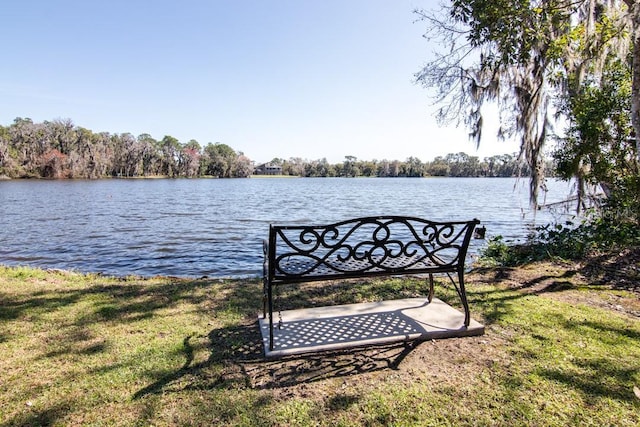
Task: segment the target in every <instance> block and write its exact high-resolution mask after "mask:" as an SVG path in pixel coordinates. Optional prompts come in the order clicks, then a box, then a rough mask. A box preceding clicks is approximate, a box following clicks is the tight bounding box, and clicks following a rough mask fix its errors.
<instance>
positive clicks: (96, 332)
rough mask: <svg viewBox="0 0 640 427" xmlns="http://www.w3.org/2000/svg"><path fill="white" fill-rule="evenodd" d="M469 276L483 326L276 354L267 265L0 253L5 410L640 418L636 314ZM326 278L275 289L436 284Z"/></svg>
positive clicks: (365, 290)
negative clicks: (214, 270)
mask: <svg viewBox="0 0 640 427" xmlns="http://www.w3.org/2000/svg"><path fill="white" fill-rule="evenodd" d="M468 282H469V285H468V293H469V297H470V303H471V309H472V316H473V317H474V318H475V319H476V320H479V321H481V322H484V323H485V324H486V326H487V332H486V334H485V335H484V336H481V337H473V338H461V339H451V340H441V341H431V342H424V343H409V344H397V345H389V346H384V347H376V348H367V349H360V350H354V351H343V352H334V353H328V354H316V355H309V356H305V357H294V358H289V359H286V360H282V361H265V360H263V359H262V353H261V352H262V347H261V343H260V336H259V332H258V329H257V326H256V323H257V322H256V315H257V313H258V311H259V310H260V307H261V296H260V293H261V284H260V282H259V281H258V280H237V281H228V280H227V281H221V280H212V279H200V280H188V279H175V278H154V279H146V280H145V279H139V278H127V279H114V278H106V277H101V276H95V275H81V274H75V273H68V272H44V271H41V270H35V269H26V268H5V267H0V322H1V323H0V425H2V426H11V425H20V426H23V425H126V426H130V425H144V426H146V425H156V426H162V425H247V426H253V425H264V426H273V425H282V426H289V425H304V426H307V425H309V426H311V425H313V426H315V425H326V426H347V425H371V426H374V425H380V426H382V425H385V426H386V425H398V426H405V425H416V426H428V425H445V426H447V425H450V426H459V425H479V426H485V425H486V426H513V425H532V426H566V425H580V426H637V425H640V398H638V397H636V395H635V394H634V386H638V387H640V319H639V318H638V317H634V316H632V315H629V314H624V313H620V312H618V311H615V310H609V309H607V308H598V307H597V306H594V305H592V304H586V303H582V302H580V301H581V298H572V299H566V298H565V299H563V298H556V297H555V296H556V295H560V294H561V293H562V292H572V293H573V294H576V293H577V294H578V295H588V294H589V295H590V294H593V293H598V292H601V293H602V292H605V291H604V290H599V289H592V288H581V287H580V286H573V287H571V289H570V290H566V291H565V290H563V291H558V292H556V293H555V294H556V295H554V297H547V296H545V295H540V294H528V293H524V292H522V291H518V290H513V289H508V288H506V287H504V286H500V285H497V284H495V283H490V282H487V281H484V280H483V281H479V280H478V281H475V282H474V280H473V278H470V280H469V281H468ZM318 286H319V285H317V284H316V285H305V286H293V287H291V288H289V289H285V290H283V291H282V292H281V294H280V304H282V306H283V307H287V306H294V305H298V304H325V303H329V302H340V303H344V302H352V301H366V300H375V299H379V298H389V297H393V296H408V295H414V294H420V293H423V292H424V290H425V289H424V285H423V284H422V283H420V282H418V281H403V280H397V279H396V280H391V281H387V282H373V283H367V284H359V285H353V284H351V285H348V286H345V285H340V284H338V285H336V284H334V285H330V286H326V287H323V288H319V287H318ZM440 288H441V287H439V289H438V290H437V292H436V294H437V296H438V297H439V298H441V299H444V300H449V301H450V302H451V303H452V304H454V303H455V297H454V293H453V292H452V291H451V290H446V291H442V289H440ZM607 292H608V291H607ZM607 295H609V294H607ZM625 297H628V295H626V296H625Z"/></svg>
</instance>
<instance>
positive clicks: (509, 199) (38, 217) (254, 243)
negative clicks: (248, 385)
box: [0, 178, 570, 277]
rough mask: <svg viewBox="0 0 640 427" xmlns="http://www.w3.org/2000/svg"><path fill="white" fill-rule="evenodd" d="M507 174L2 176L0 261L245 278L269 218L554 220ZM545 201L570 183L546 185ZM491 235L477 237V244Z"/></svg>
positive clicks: (519, 235)
mask: <svg viewBox="0 0 640 427" xmlns="http://www.w3.org/2000/svg"><path fill="white" fill-rule="evenodd" d="M527 185H528V182H527V181H526V180H524V179H523V180H516V179H510V178H424V179H412V178H357V179H349V178H315V179H314V178H306V179H305V178H292V179H284V178H283V179H278V178H275V179H274V178H251V179H227V180H222V179H220V180H216V179H194V180H186V179H180V180H169V179H159V180H140V179H136V180H120V179H118V180H98V181H23V180H19V181H2V182H0V264H5V265H30V266H38V267H44V268H60V269H73V270H78V271H83V272H101V273H103V274H108V275H117V276H123V275H129V274H136V275H142V276H153V275H175V276H192V277H198V276H209V277H242V276H255V275H258V274H260V273H261V268H262V267H261V263H262V240H263V239H264V238H266V236H267V233H268V227H269V223H281V224H282V223H314V224H322V223H327V222H333V221H338V220H342V219H347V218H350V217H360V216H372V215H409V216H418V217H423V218H427V219H433V220H470V219H473V218H478V219H480V220H481V221H482V224H483V225H484V226H485V227H487V237H491V236H495V235H502V236H504V237H505V239H506V240H522V239H524V238H526V236H527V234H528V233H529V232H530V230H531V229H532V227H534V226H536V225H542V224H546V223H549V222H553V221H555V220H559V219H562V218H559V217H558V216H557V215H558V214H556V213H553V212H549V211H547V210H540V211H533V210H531V209H529V206H528V192H527ZM548 187H549V191H548V193H547V195H546V202H547V203H550V202H555V201H560V200H563V199H565V198H566V197H567V196H568V194H569V193H570V185H569V184H567V183H564V182H560V181H551V182H549V183H548ZM484 244H486V241H474V242H473V247H472V253H476V252H477V250H478V249H479V248H480V247H481V246H482V245H484Z"/></svg>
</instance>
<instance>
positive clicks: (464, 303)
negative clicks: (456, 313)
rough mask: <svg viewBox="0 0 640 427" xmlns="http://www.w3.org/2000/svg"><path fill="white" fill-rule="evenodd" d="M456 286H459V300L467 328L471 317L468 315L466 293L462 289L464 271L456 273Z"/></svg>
mask: <svg viewBox="0 0 640 427" xmlns="http://www.w3.org/2000/svg"><path fill="white" fill-rule="evenodd" d="M458 285H459V286H460V299H461V300H462V306H463V307H464V326H465V327H469V323H470V322H471V315H470V314H469V302H468V301H467V291H466V290H465V288H464V271H462V270H460V271H458Z"/></svg>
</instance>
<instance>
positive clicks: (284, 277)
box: [265, 216, 479, 283]
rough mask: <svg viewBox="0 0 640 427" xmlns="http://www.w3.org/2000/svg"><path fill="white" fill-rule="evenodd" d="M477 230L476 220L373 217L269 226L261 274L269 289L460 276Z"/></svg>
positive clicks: (477, 222)
mask: <svg viewBox="0 0 640 427" xmlns="http://www.w3.org/2000/svg"><path fill="white" fill-rule="evenodd" d="M477 224H479V221H478V220H476V219H474V220H472V221H464V222H462V221H459V222H436V221H429V220H425V219H421V218H415V217H404V216H377V217H366V218H356V219H349V220H346V221H342V222H337V223H334V224H326V225H286V226H279V225H271V227H270V230H269V241H268V244H266V245H265V263H266V264H265V268H266V270H267V271H265V273H266V274H267V275H268V278H269V281H270V282H272V283H278V282H280V283H285V282H289V283H290V282H303V281H313V280H326V279H332V278H337V277H365V276H376V275H381V276H382V275H397V274H421V273H438V272H460V271H462V270H463V269H464V262H465V257H466V253H467V249H468V247H469V242H470V239H471V236H472V233H473V229H474V228H475V226H476V225H477ZM267 261H268V262H267Z"/></svg>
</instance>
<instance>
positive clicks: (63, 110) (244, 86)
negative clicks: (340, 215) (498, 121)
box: [0, 0, 518, 162]
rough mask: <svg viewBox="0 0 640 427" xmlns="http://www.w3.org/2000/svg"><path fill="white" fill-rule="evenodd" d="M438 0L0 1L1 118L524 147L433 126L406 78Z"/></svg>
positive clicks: (239, 143)
mask: <svg viewBox="0 0 640 427" xmlns="http://www.w3.org/2000/svg"><path fill="white" fill-rule="evenodd" d="M436 5H437V0H321V1H320V0H314V1H312V0H244V1H242V0H180V1H178V0H171V1H167V0H148V1H142V0H109V1H93V0H19V1H18V0H16V1H11V0H7V1H3V2H2V5H1V6H0V16H2V24H0V39H1V40H3V49H2V62H3V64H2V66H1V67H0V124H2V125H4V126H6V125H9V124H11V123H12V122H13V120H14V119H15V118H16V117H30V118H31V119H33V120H34V121H36V122H40V121H44V120H54V119H66V118H69V119H71V120H72V121H73V123H74V124H75V125H77V126H82V127H85V128H88V129H91V130H92V131H94V132H101V131H106V132H111V133H123V132H129V133H131V134H133V135H135V136H137V135H139V134H141V133H148V134H150V135H151V136H153V137H154V138H156V139H161V138H162V137H163V136H164V135H171V136H173V137H175V138H177V139H178V140H179V141H180V142H182V143H186V142H188V141H189V140H191V139H195V140H197V141H198V142H199V143H200V144H201V145H205V144H206V143H208V142H222V143H225V144H227V145H229V146H231V147H232V148H233V149H235V150H237V151H242V152H244V153H245V154H246V155H247V156H248V157H249V158H251V159H252V160H255V161H256V162H266V161H269V160H271V159H272V158H274V157H280V158H284V159H288V158H290V157H301V158H303V159H307V160H315V159H321V158H323V157H324V158H327V160H329V161H330V162H341V161H343V160H344V157H345V156H355V157H357V158H358V159H361V160H373V159H377V160H382V159H388V160H406V159H407V158H408V157H409V156H414V157H418V158H420V159H421V160H423V161H428V160H432V159H433V158H434V157H435V156H438V155H445V154H447V153H452V152H459V151H465V152H466V153H468V154H470V155H477V156H479V157H481V158H482V157H485V156H489V155H493V154H503V153H512V152H515V151H517V149H518V146H517V144H515V143H510V144H508V143H503V142H495V141H492V140H490V139H489V140H486V141H483V143H482V145H481V147H480V150H479V151H476V149H475V146H474V144H473V143H472V142H470V141H469V140H468V139H467V137H466V134H467V132H466V130H465V129H463V128H455V127H453V126H452V127H448V128H441V127H439V126H438V125H437V124H436V122H435V119H434V118H433V113H434V111H435V108H434V107H433V106H432V100H431V99H430V98H429V96H428V95H429V93H428V91H426V90H425V89H424V88H422V87H421V86H419V85H417V84H415V83H414V82H413V78H414V74H415V73H416V72H418V71H419V70H420V68H421V66H422V65H423V64H424V63H425V62H426V61H428V60H429V59H430V58H431V57H432V52H433V47H432V46H430V45H429V44H428V43H427V41H426V40H425V39H424V38H422V34H423V33H424V25H425V24H424V23H422V22H415V21H416V18H417V17H416V16H415V14H413V10H414V9H416V8H432V7H435V6H436Z"/></svg>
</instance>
